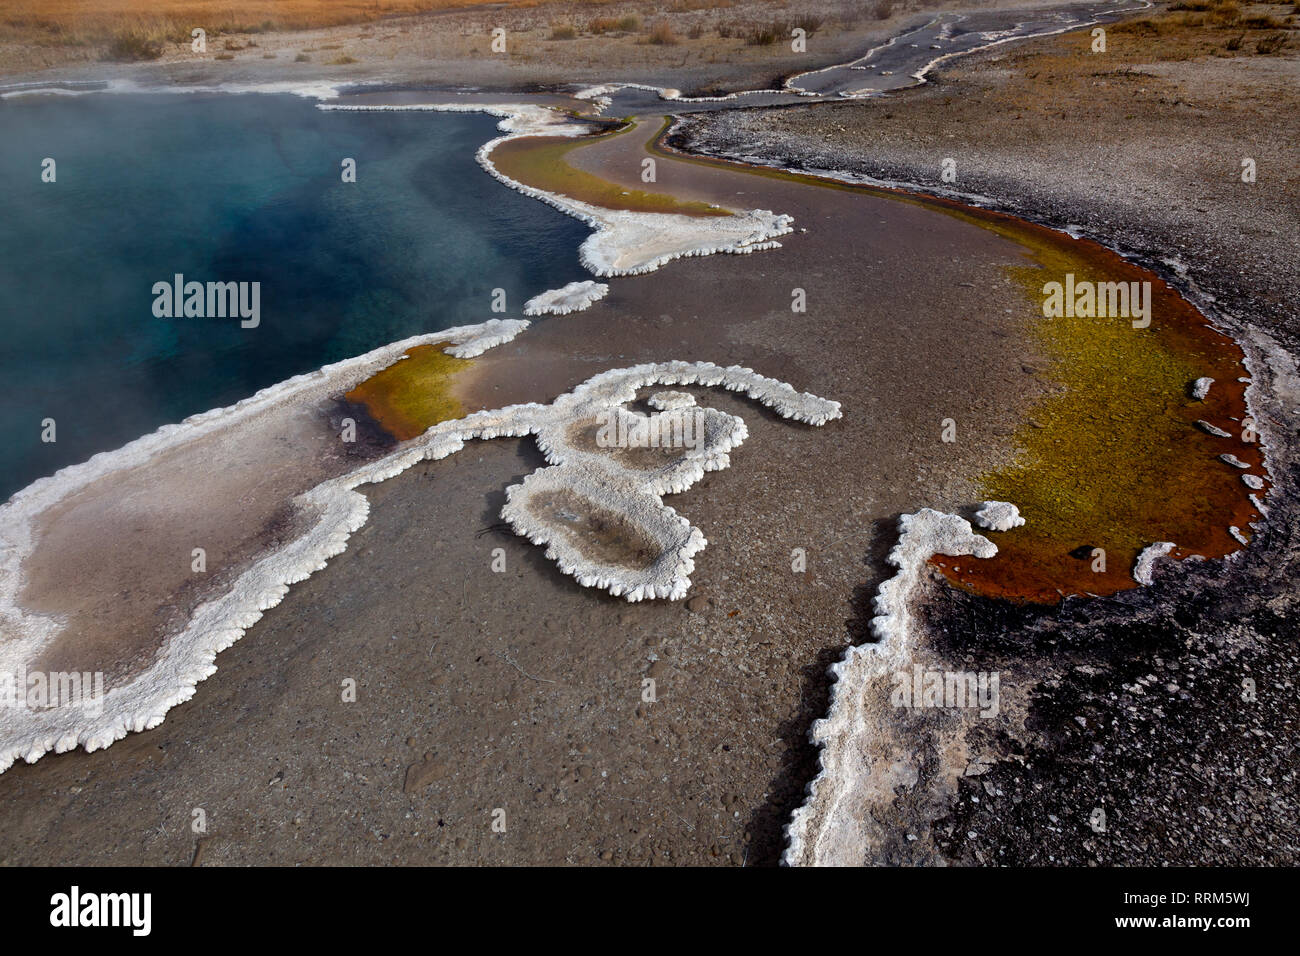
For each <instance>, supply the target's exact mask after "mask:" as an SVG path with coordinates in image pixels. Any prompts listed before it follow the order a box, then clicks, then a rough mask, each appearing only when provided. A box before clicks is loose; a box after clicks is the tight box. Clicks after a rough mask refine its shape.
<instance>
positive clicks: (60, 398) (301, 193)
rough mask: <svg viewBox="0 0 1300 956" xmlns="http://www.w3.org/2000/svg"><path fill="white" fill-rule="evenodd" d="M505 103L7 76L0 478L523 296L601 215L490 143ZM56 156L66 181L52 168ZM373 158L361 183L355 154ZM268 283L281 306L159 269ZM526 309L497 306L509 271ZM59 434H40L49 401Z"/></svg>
mask: <svg viewBox="0 0 1300 956" xmlns="http://www.w3.org/2000/svg"><path fill="white" fill-rule="evenodd" d="M496 122H497V121H496V120H494V119H491V118H489V117H484V116H476V115H472V114H436V113H338V112H324V111H321V110H317V109H316V108H315V106H314V104H313V102H312V101H310V100H305V99H302V98H300V97H295V96H267V95H239V96H237V95H217V94H212V95H159V96H142V95H89V96H80V97H44V96H42V97H26V98H17V99H11V100H7V101H5V100H0V184H2V185H0V330H2V331H3V334H2V335H0V383H3V385H2V388H3V393H4V396H5V397H4V401H3V402H0V495H9V494H12V493H13V492H14V491H16V490H18V489H20V488H22V487H23V486H25V485H27V484H28V483H30V482H31V481H33V480H34V479H36V478H39V477H41V476H42V475H48V474H51V473H53V472H54V471H56V470H58V469H59V468H61V467H63V466H64V465H68V464H73V463H75V462H79V461H83V460H85V459H86V458H88V457H90V456H91V455H92V454H94V453H96V452H99V451H104V450H107V449H112V448H117V447H120V446H121V445H123V444H125V443H126V442H128V441H131V440H132V439H134V438H138V437H139V436H141V435H143V434H145V433H147V432H149V431H152V430H153V429H155V428H157V427H158V426H159V425H162V424H166V423H168V422H176V421H180V420H181V419H182V418H184V417H186V416H187V415H191V414H194V413H196V412H200V411H204V410H206V409H209V408H215V407H218V406H222V405H229V404H231V403H233V402H236V401H238V400H239V399H241V398H244V397H246V396H248V395H251V394H252V393H253V392H255V391H257V390H258V389H259V388H264V387H265V386H268V385H272V384H274V383H276V382H279V381H283V380H284V379H286V378H288V377H290V376H292V375H295V374H298V373H300V372H306V371H310V370H312V369H316V368H319V367H320V366H321V365H324V364H326V363H329V362H335V361H338V360H340V359H344V358H347V357H349V356H353V355H357V354H360V353H362V352H365V351H368V350H369V349H372V348H375V347H377V346H380V345H383V344H384V343H386V342H391V341H394V340H396V339H400V338H404V337H406V336H410V335H415V334H418V333H420V332H426V331H434V330H437V329H442V328H447V327H450V326H453V325H462V324H466V323H471V322H481V321H483V320H485V319H489V318H493V317H510V316H519V315H520V314H521V310H522V307H523V303H524V302H525V301H526V300H527V299H528V298H530V297H531V296H533V295H536V294H537V293H539V292H542V291H544V290H546V289H550V288H555V287H557V286H560V285H563V284H564V283H566V282H570V281H572V280H574V279H580V278H587V277H588V275H587V273H586V271H585V270H584V269H582V267H581V266H580V265H579V263H578V257H577V247H578V245H579V244H580V243H581V242H582V240H583V239H584V238H585V237H586V235H587V232H588V230H587V229H586V227H585V226H583V225H582V224H581V223H578V222H577V221H575V220H572V219H570V218H568V217H566V216H564V215H562V214H561V213H559V212H557V211H556V210H554V209H552V208H550V207H549V206H546V205H544V204H543V203H539V202H537V201H535V200H531V199H528V198H527V197H524V196H522V195H520V194H518V193H515V192H513V191H511V190H509V189H506V188H505V187H503V186H501V185H500V184H499V183H497V182H496V181H495V180H493V179H492V178H491V177H489V176H488V175H487V174H485V173H484V172H483V171H482V170H481V169H480V168H479V167H478V166H477V164H476V163H475V162H474V151H475V150H476V149H477V148H478V147H479V146H480V145H481V144H482V143H483V142H485V141H486V140H488V139H490V138H491V137H492V136H494V135H496V132H495V130H496ZM46 157H50V158H53V159H54V160H55V162H56V164H57V165H56V173H57V181H56V182H55V183H43V182H42V181H41V164H42V160H43V159H45V158H46ZM345 157H351V158H353V159H355V160H356V161H357V181H356V183H344V182H342V180H341V177H340V171H341V169H340V163H341V161H342V160H343V159H344V158H345ZM178 272H179V273H183V274H184V276H185V278H186V280H187V281H188V280H198V281H202V282H207V281H247V282H253V281H257V282H260V283H261V324H260V325H259V326H258V327H257V328H255V329H243V328H240V322H239V320H238V318H158V317H155V316H154V314H153V304H154V295H153V292H152V287H153V284H154V283H155V282H159V281H165V282H170V281H171V280H172V277H173V275H174V274H175V273H178ZM496 288H502V289H504V290H505V291H506V305H507V311H506V312H505V313H493V312H492V311H491V303H492V291H493V289H496ZM47 418H52V419H54V420H55V423H56V426H55V427H56V432H55V434H56V439H57V440H56V441H55V442H54V443H45V442H42V441H41V433H42V426H41V422H42V421H43V420H44V419H47Z"/></svg>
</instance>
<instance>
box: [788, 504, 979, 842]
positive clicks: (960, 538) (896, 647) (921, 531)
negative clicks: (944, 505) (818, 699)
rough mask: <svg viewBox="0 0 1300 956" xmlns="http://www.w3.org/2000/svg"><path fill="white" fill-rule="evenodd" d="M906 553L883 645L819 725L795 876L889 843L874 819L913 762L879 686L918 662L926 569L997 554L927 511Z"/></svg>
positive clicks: (860, 655)
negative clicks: (918, 596)
mask: <svg viewBox="0 0 1300 956" xmlns="http://www.w3.org/2000/svg"><path fill="white" fill-rule="evenodd" d="M898 524H899V531H900V534H899V538H898V543H897V544H896V545H895V546H894V548H893V550H892V551H891V552H890V553H889V558H888V560H889V563H890V564H891V565H893V566H894V567H896V568H898V572H897V573H896V574H895V575H893V576H892V577H891V578H889V579H888V580H886V581H885V582H884V583H883V584H881V586H880V589H879V591H877V593H876V597H875V602H874V606H875V609H876V612H877V616H876V617H875V618H873V619H872V621H871V629H872V632H873V633H874V634H875V636H876V638H877V643H875V644H860V645H857V646H854V647H850V648H849V649H848V651H847V652H846V653H845V655H844V657H843V659H842V660H840V661H839V662H838V663H836V664H833V665H831V667H830V671H829V673H830V676H831V678H832V681H833V686H832V688H831V706H830V712H829V713H828V715H827V716H826V717H825V718H823V719H821V720H819V721H817V722H816V723H814V724H813V726H812V729H811V730H810V731H809V739H810V740H811V741H812V743H813V744H814V745H816V746H819V747H820V748H821V753H820V755H819V757H818V765H819V768H820V769H819V772H818V774H817V776H816V777H815V778H814V779H813V780H812V782H811V783H809V785H808V791H807V798H806V799H805V800H804V803H803V805H802V806H800V807H799V809H797V810H796V811H795V812H794V814H793V815H792V817H791V819H790V823H789V824H788V825H787V826H786V831H785V833H786V840H787V841H788V842H787V846H786V850H785V853H784V854H783V855H782V857H781V861H782V863H784V864H786V865H788V866H827V865H850V866H860V865H862V864H864V863H870V862H872V861H873V850H874V849H875V848H876V847H878V846H879V845H880V842H881V837H880V835H879V834H878V833H877V832H875V830H876V829H878V828H879V826H880V824H879V823H877V822H875V821H876V819H877V818H876V816H875V815H874V814H873V810H875V809H877V808H887V807H888V805H889V804H890V803H892V801H893V800H894V799H895V795H894V791H893V787H894V784H895V783H896V782H897V780H896V768H897V766H898V763H899V762H900V761H901V760H904V759H906V754H907V753H908V752H909V749H908V747H907V746H906V745H905V743H904V742H901V741H895V739H894V738H895V737H896V736H897V732H898V723H899V720H898V716H897V714H896V712H895V711H894V709H893V708H892V707H890V706H889V702H888V699H887V696H888V695H884V694H881V695H868V694H867V690H868V688H869V687H870V686H872V685H874V684H878V683H879V682H882V681H886V680H888V679H889V677H890V675H891V674H892V673H894V672H895V671H899V670H905V669H906V668H907V667H908V666H910V663H911V660H912V652H913V643H914V632H915V627H914V623H913V619H912V610H911V605H912V602H913V595H914V593H915V591H916V589H917V587H918V585H919V584H920V582H921V575H922V573H923V571H924V568H925V565H926V562H927V561H928V560H929V559H930V558H931V557H932V556H933V555H936V554H945V555H951V556H954V557H955V556H958V555H974V556H975V557H978V558H991V557H993V556H994V555H995V554H997V550H998V549H997V546H996V545H995V544H993V542H991V541H989V540H988V539H987V538H985V537H983V536H982V535H979V534H976V533H975V532H974V530H973V529H972V528H971V526H970V523H969V522H968V521H966V520H965V519H964V518H960V517H958V516H957V515H952V514H944V513H941V512H938V511H934V510H932V509H930V508H922V509H921V510H920V511H918V512H916V513H915V514H910V515H903V517H902V518H900V519H899V522H898Z"/></svg>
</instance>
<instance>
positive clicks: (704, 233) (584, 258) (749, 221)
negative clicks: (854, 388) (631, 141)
mask: <svg viewBox="0 0 1300 956" xmlns="http://www.w3.org/2000/svg"><path fill="white" fill-rule="evenodd" d="M316 108H317V109H321V110H328V111H340V112H342V111H379V112H388V111H404V110H405V111H410V110H414V111H425V112H434V113H487V114H489V115H491V116H501V117H504V119H502V121H501V123H500V126H499V128H500V129H501V130H502V131H503V132H504V133H506V135H505V136H498V137H497V138H496V139H492V140H489V141H488V142H486V143H484V144H483V145H482V146H481V147H479V150H478V152H477V154H476V155H475V158H476V159H477V160H478V164H479V165H480V166H482V167H483V169H484V170H486V171H487V172H488V174H489V175H491V176H492V177H493V178H495V179H496V180H498V181H499V182H501V183H504V184H505V185H506V186H509V187H510V188H511V189H513V190H515V191H516V192H520V193H523V194H524V195H525V196H530V197H532V198H533V199H538V200H540V201H542V202H544V203H547V204H548V205H551V206H554V207H555V208H556V209H558V210H560V211H561V212H563V213H566V214H567V215H570V216H573V217H574V218H575V219H580V220H582V221H583V222H585V223H587V225H589V226H591V227H592V229H593V230H594V232H593V233H592V234H591V235H590V236H588V237H587V239H586V240H585V241H584V242H583V243H582V245H581V246H580V247H579V248H578V258H579V261H580V262H581V263H582V264H583V266H584V267H585V268H586V269H588V270H589V271H590V272H592V273H593V274H594V275H598V276H602V277H607V276H627V275H641V274H643V273H646V272H653V271H654V270H656V269H658V268H659V267H660V266H662V265H664V264H665V263H668V262H671V261H672V260H674V259H682V258H686V257H689V256H708V255H714V254H715V253H730V254H733V255H744V254H747V253H751V252H759V251H761V250H764V249H779V248H780V245H781V244H780V243H778V242H775V241H774V240H775V239H776V237H777V236H784V235H785V234H787V233H789V232H792V231H794V226H793V225H792V223H793V222H794V220H793V219H792V218H791V217H790V216H785V215H778V214H776V213H774V212H772V211H771V210H768V209H750V210H744V211H732V214H731V215H729V216H686V215H682V214H681V213H659V212H633V211H631V210H626V209H606V208H605V207H603V206H594V205H592V204H591V203H586V202H582V201H580V200H577V199H572V198H570V197H568V196H565V195H563V194H561V193H551V192H547V191H545V190H542V189H536V188H534V187H532V186H527V185H525V184H523V183H520V182H517V181H515V180H513V179H511V178H510V177H509V176H506V175H505V174H504V173H502V172H501V171H500V170H498V169H497V168H496V166H495V165H494V164H493V162H492V159H491V154H492V151H493V150H494V149H496V148H497V146H499V145H500V144H502V143H504V142H507V141H508V140H511V139H517V138H519V137H522V136H571V137H576V136H581V135H584V134H586V133H588V132H589V131H590V130H589V128H588V126H587V125H586V124H584V123H582V122H580V121H576V120H573V119H571V118H569V117H567V116H565V115H564V114H562V113H558V112H556V111H555V110H552V109H548V108H546V107H542V106H536V105H533V104H522V103H521V104H479V103H426V104H409V105H402V106H379V105H368V104H337V103H318V104H317V105H316Z"/></svg>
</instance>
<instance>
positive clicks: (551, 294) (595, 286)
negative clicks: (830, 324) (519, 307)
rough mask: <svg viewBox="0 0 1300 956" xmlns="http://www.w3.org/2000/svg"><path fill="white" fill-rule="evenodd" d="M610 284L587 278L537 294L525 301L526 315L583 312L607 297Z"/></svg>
mask: <svg viewBox="0 0 1300 956" xmlns="http://www.w3.org/2000/svg"><path fill="white" fill-rule="evenodd" d="M608 292H609V286H608V285H606V284H605V283H604V282H593V281H592V280H590V279H586V280H584V281H582V282H570V283H569V284H567V285H564V286H561V287H560V288H558V289H551V290H549V291H547V292H543V293H542V294H541V295H535V296H533V297H532V298H531V299H529V300H528V301H527V302H525V303H524V315H568V314H569V313H570V312H581V311H583V310H584V309H589V308H591V306H592V305H594V304H595V303H597V302H599V301H600V300H601V299H603V298H605V295H606V294H607V293H608Z"/></svg>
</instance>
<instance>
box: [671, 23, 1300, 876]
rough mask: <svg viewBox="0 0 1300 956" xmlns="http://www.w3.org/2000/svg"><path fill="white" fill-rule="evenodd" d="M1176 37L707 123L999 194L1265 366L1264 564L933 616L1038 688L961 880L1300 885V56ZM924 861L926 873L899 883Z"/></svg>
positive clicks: (976, 771)
mask: <svg viewBox="0 0 1300 956" xmlns="http://www.w3.org/2000/svg"><path fill="white" fill-rule="evenodd" d="M1286 10H1287V8H1280V7H1271V8H1265V7H1261V8H1257V10H1256V11H1255V12H1268V11H1271V12H1272V13H1274V14H1279V13H1284V12H1286ZM1248 12H1249V11H1248ZM1173 20H1174V18H1173V17H1170V16H1167V15H1165V16H1157V18H1156V22H1157V26H1156V27H1155V29H1156V30H1157V31H1160V32H1156V33H1151V32H1150V31H1148V30H1145V29H1144V30H1139V31H1138V32H1133V33H1130V32H1126V31H1123V30H1120V31H1114V30H1112V31H1111V35H1110V37H1109V50H1110V52H1109V53H1107V54H1104V56H1105V60H1102V59H1101V56H1103V55H1102V54H1091V53H1089V52H1088V42H1089V40H1088V37H1087V36H1086V35H1082V34H1080V35H1066V36H1062V37H1056V38H1045V39H1041V40H1035V41H1029V42H1026V43H1024V44H1017V45H1015V46H1014V47H1011V48H1002V49H998V50H992V51H988V52H985V53H982V54H976V55H974V56H972V57H969V58H966V59H963V60H960V61H957V62H956V63H955V64H953V65H952V66H951V68H948V69H944V70H943V71H941V72H940V73H938V74H937V75H934V76H932V78H931V80H932V81H931V82H930V83H928V84H926V85H925V86H923V87H920V88H917V89H913V90H909V91H904V92H902V93H899V94H893V95H890V96H886V97H880V98H876V99H873V100H869V101H860V102H854V103H845V104H834V105H826V106H816V107H803V108H794V109H783V110H779V111H777V110H767V111H757V110H752V111H735V112H729V113H725V114H713V115H709V116H701V117H692V118H691V119H690V120H689V121H687V122H686V123H684V124H682V125H680V126H679V127H678V129H677V130H676V132H675V135H674V137H673V143H674V145H676V146H678V147H680V148H686V149H690V150H695V151H700V152H707V153H711V154H716V155H726V156H731V157H735V158H745V159H749V160H750V161H759V162H764V163H768V164H773V165H784V166H792V167H801V168H806V169H831V170H840V171H845V172H850V173H855V174H858V175H860V176H866V177H873V178H877V179H883V180H890V181H896V182H902V183H910V184H914V185H915V187H918V188H920V189H921V190H923V191H931V192H937V193H942V192H945V191H947V190H959V191H961V192H963V193H968V194H972V193H973V194H978V195H979V196H981V197H983V199H982V200H981V201H982V203H983V204H985V205H989V206H993V207H997V208H1003V209H1007V210H1011V211H1016V212H1018V213H1020V214H1021V215H1024V216H1026V217H1027V218H1031V219H1034V220H1037V221H1040V222H1044V223H1047V224H1053V225H1057V226H1060V227H1066V226H1073V227H1075V228H1076V229H1077V231H1079V232H1081V233H1084V234H1087V235H1091V236H1093V237H1095V238H1098V239H1101V240H1102V241H1105V242H1107V243H1108V244H1110V245H1112V246H1113V247H1115V248H1118V249H1120V250H1121V251H1124V252H1125V253H1126V254H1128V255H1130V256H1132V257H1133V258H1136V259H1139V260H1141V261H1143V262H1145V263H1146V264H1148V265H1151V266H1152V267H1153V268H1155V269H1157V271H1160V272H1161V273H1162V274H1164V275H1165V276H1166V277H1167V278H1169V279H1170V280H1171V281H1172V282H1174V283H1175V284H1176V285H1178V286H1179V287H1180V288H1182V289H1183V290H1184V292H1185V294H1186V295H1187V296H1188V297H1189V298H1191V299H1192V300H1193V301H1195V302H1196V303H1197V304H1198V305H1200V306H1201V307H1202V309H1203V310H1205V311H1206V312H1207V314H1209V315H1211V316H1212V317H1214V318H1215V319H1216V321H1217V322H1219V323H1220V324H1221V325H1222V327H1224V328H1225V329H1227V330H1229V331H1231V332H1232V333H1233V334H1234V335H1235V336H1236V337H1237V338H1238V339H1239V340H1241V341H1243V343H1244V344H1245V346H1246V348H1247V350H1248V352H1249V354H1250V355H1251V358H1252V360H1253V368H1254V370H1255V381H1256V389H1255V391H1256V394H1255V405H1254V407H1255V411H1256V413H1257V415H1258V417H1259V421H1260V424H1261V425H1262V426H1264V427H1265V429H1266V430H1267V431H1266V434H1265V442H1266V447H1267V448H1268V450H1269V453H1270V458H1271V468H1272V472H1273V475H1274V477H1275V479H1276V480H1277V487H1276V490H1275V492H1274V493H1273V494H1272V495H1271V496H1270V500H1269V505H1270V513H1269V516H1268V519H1267V523H1266V524H1265V525H1264V526H1263V527H1261V528H1260V529H1258V530H1259V532H1260V533H1259V534H1258V536H1257V537H1256V538H1255V540H1254V543H1253V544H1252V546H1251V548H1250V549H1248V550H1247V551H1245V552H1242V553H1240V554H1239V555H1238V556H1237V558H1236V559H1234V560H1230V561H1227V562H1212V563H1205V564H1196V563H1192V562H1184V563H1182V564H1181V565H1168V566H1164V567H1162V569H1161V570H1160V571H1159V572H1158V574H1157V580H1156V584H1155V585H1154V586H1153V587H1150V588H1147V589H1144V590H1142V591H1139V592H1129V593H1127V594H1124V595H1120V596H1118V597H1117V598H1114V599H1109V600H1105V601H1100V600H1098V601H1089V602H1077V601H1071V602H1066V603H1065V604H1064V605H1062V606H1061V607H1060V608H1059V609H1054V610H1052V611H1049V612H1043V611H1028V610H1026V609H1023V608H1014V607H1011V606H1008V605H1004V604H996V603H992V602H988V601H985V600H981V599H976V598H971V597H969V596H967V595H963V594H959V593H957V592H951V591H948V592H946V593H945V594H944V595H942V596H941V597H939V598H938V599H937V600H936V601H935V603H934V604H932V605H931V607H930V610H929V612H928V613H929V615H930V623H931V625H932V626H931V629H930V636H931V641H932V644H933V646H932V650H933V651H935V652H936V653H938V654H939V655H940V656H941V657H942V656H946V657H947V659H948V660H949V661H950V662H952V665H953V666H955V667H957V666H959V667H960V668H961V669H966V670H977V671H982V670H999V669H1001V670H1003V671H1004V672H1006V671H1012V672H1018V673H1019V674H1022V675H1025V674H1028V675H1032V679H1034V680H1036V681H1037V683H1036V685H1035V687H1034V691H1033V699H1034V703H1033V705H1032V707H1031V710H1030V717H1029V720H1028V721H1027V722H1026V725H1025V726H1024V727H1023V728H1020V729H1019V730H1013V731H1012V732H1011V733H1000V734H994V733H992V732H989V733H988V734H987V737H988V739H985V740H972V741H970V744H971V747H972V752H976V751H982V752H983V753H984V754H986V757H985V758H984V759H982V761H981V762H980V764H979V765H977V766H972V767H971V769H969V770H968V776H967V777H966V779H965V780H964V781H963V783H962V785H961V788H960V794H959V797H958V799H957V801H956V803H955V805H954V806H953V807H952V808H951V812H950V814H949V815H948V816H947V817H946V818H944V819H940V820H937V821H934V822H933V830H934V834H935V845H936V847H937V849H938V851H939V855H940V857H941V858H942V859H946V860H948V861H950V862H954V863H961V864H991V863H1004V864H1022V865H1023V864H1028V865H1044V864H1073V865H1105V864H1112V865H1113V864H1155V865H1160V864H1226V863H1235V864H1247V865H1249V864H1291V865H1294V864H1295V862H1296V861H1297V859H1300V828H1298V827H1297V823H1296V821H1297V811H1298V810H1300V806H1298V801H1297V798H1296V793H1297V790H1296V773H1297V764H1298V761H1297V757H1296V750H1295V747H1294V743H1293V741H1294V735H1295V730H1296V726H1297V719H1298V717H1300V707H1298V706H1297V700H1298V699H1300V698H1297V694H1296V687H1297V683H1298V682H1300V655H1298V653H1297V626H1296V624H1295V614H1296V609H1297V608H1296V605H1297V603H1298V602H1297V596H1298V592H1297V589H1296V586H1295V584H1294V582H1295V580H1296V577H1297V573H1298V572H1300V543H1298V542H1297V539H1296V533H1295V528H1296V527H1297V521H1296V518H1297V514H1296V512H1297V508H1296V504H1295V492H1296V487H1297V478H1298V477H1300V470H1298V469H1297V467H1296V458H1295V447H1294V434H1295V421H1296V411H1297V406H1298V399H1300V389H1297V380H1296V378H1295V376H1294V369H1295V365H1294V356H1295V355H1296V352H1297V348H1300V311H1298V310H1297V306H1296V304H1295V303H1296V302H1297V294H1300V268H1297V266H1298V262H1297V259H1298V258H1300V257H1298V256H1297V247H1296V243H1295V235H1296V233H1297V228H1298V227H1300V212H1298V210H1300V203H1297V192H1298V191H1300V179H1298V178H1297V175H1296V169H1297V166H1298V165H1300V148H1298V147H1297V143H1300V135H1298V134H1300V112H1298V111H1297V110H1296V108H1295V105H1296V99H1297V90H1300V86H1297V83H1296V78H1297V71H1298V69H1300V59H1297V56H1296V52H1295V46H1296V44H1295V41H1294V40H1291V41H1289V48H1288V49H1284V50H1283V52H1282V53H1281V54H1280V55H1274V56H1265V55H1259V54H1255V53H1253V50H1252V44H1253V43H1254V42H1255V36H1257V34H1248V35H1247V39H1246V42H1245V44H1244V45H1243V49H1244V50H1245V52H1243V53H1241V54H1240V55H1237V56H1233V55H1231V54H1230V51H1227V50H1225V49H1224V47H1223V44H1225V43H1226V39H1225V37H1230V36H1235V35H1237V33H1245V32H1246V31H1240V30H1237V31H1214V30H1196V29H1192V28H1188V27H1186V25H1185V24H1176V23H1175V24H1172V25H1171V24H1170V21H1173ZM1162 24H1164V25H1163V26H1162ZM1207 51H1208V52H1207ZM946 157H951V158H954V159H956V161H957V167H956V168H957V173H958V176H957V181H956V182H955V183H952V184H947V183H944V182H943V181H942V179H941V175H940V174H941V169H942V165H941V164H942V160H943V159H944V158H946ZM1244 157H1250V158H1253V159H1254V160H1255V161H1256V165H1257V170H1258V178H1257V181H1256V182H1255V183H1253V184H1248V183H1243V182H1242V181H1241V161H1242V159H1243V158H1244ZM922 775H923V777H924V770H923V771H922ZM1099 811H1100V813H1099ZM921 822H928V821H921ZM907 859H908V857H907V850H906V847H904V848H903V849H902V850H901V851H898V852H896V853H894V854H893V855H892V856H891V857H890V859H888V860H882V861H877V862H904V861H906V860H907Z"/></svg>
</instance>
